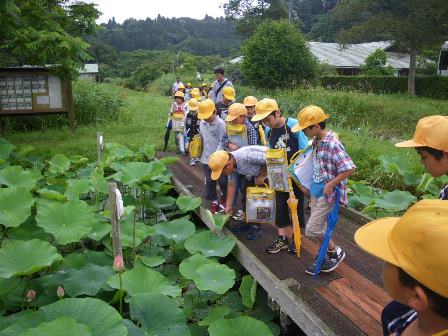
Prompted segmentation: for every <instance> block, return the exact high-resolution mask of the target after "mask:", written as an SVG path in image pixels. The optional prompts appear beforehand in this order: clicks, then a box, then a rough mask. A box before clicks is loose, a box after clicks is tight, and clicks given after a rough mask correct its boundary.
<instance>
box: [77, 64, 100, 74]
mask: <svg viewBox="0 0 448 336" xmlns="http://www.w3.org/2000/svg"><path fill="white" fill-rule="evenodd" d="M79 73H80V74H86V73H98V64H96V63H92V64H84V69H80V70H79Z"/></svg>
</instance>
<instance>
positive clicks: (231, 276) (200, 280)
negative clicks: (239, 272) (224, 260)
mask: <svg viewBox="0 0 448 336" xmlns="http://www.w3.org/2000/svg"><path fill="white" fill-rule="evenodd" d="M235 277H236V275H235V271H234V270H233V269H231V268H229V267H228V266H227V265H220V264H217V263H213V264H206V265H202V266H201V267H199V268H198V269H197V270H196V276H195V277H194V279H193V281H194V283H195V284H196V287H198V288H199V289H200V290H211V291H214V292H216V293H218V294H224V293H225V292H226V291H227V290H229V289H230V288H232V287H233V285H234V284H235Z"/></svg>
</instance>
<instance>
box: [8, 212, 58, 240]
mask: <svg viewBox="0 0 448 336" xmlns="http://www.w3.org/2000/svg"><path fill="white" fill-rule="evenodd" d="M7 235H8V238H9V239H16V240H31V239H33V238H37V239H40V240H47V241H50V240H51V239H53V236H52V235H51V234H49V233H46V232H45V231H44V229H42V228H40V227H38V226H37V225H36V220H35V218H33V217H28V219H27V220H26V221H25V222H23V223H22V224H20V225H19V226H18V227H12V228H9V229H8V233H7Z"/></svg>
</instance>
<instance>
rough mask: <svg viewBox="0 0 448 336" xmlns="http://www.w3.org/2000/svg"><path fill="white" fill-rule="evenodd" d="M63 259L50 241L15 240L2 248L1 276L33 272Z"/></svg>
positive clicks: (0, 260) (0, 254) (0, 259)
mask: <svg viewBox="0 0 448 336" xmlns="http://www.w3.org/2000/svg"><path fill="white" fill-rule="evenodd" d="M61 259H62V256H61V255H60V254H59V253H58V251H57V249H56V247H54V246H51V245H50V243H48V242H45V241H42V240H39V239H32V240H27V241H21V240H13V241H10V242H9V243H8V244H6V245H5V246H4V247H2V248H1V249H0V277H1V278H10V277H12V276H17V275H28V274H33V273H35V272H37V271H40V270H41V269H43V268H45V267H48V266H50V265H51V264H52V263H53V262H55V261H57V260H61Z"/></svg>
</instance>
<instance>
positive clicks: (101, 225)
mask: <svg viewBox="0 0 448 336" xmlns="http://www.w3.org/2000/svg"><path fill="white" fill-rule="evenodd" d="M95 215H96V214H95ZM95 217H97V219H96V220H95V224H93V227H92V230H91V231H90V233H89V234H88V236H87V237H89V238H90V239H92V240H95V241H100V240H101V239H103V238H104V237H105V236H106V235H107V234H108V233H109V232H110V231H111V229H112V227H111V225H110V223H108V222H106V221H105V220H104V219H103V218H98V217H99V216H95Z"/></svg>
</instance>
